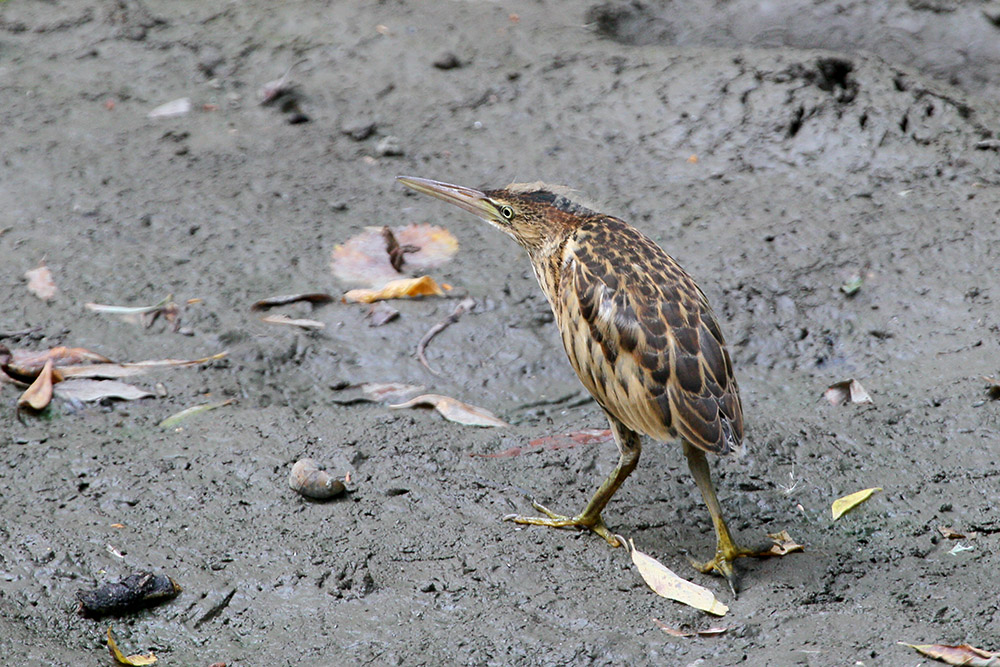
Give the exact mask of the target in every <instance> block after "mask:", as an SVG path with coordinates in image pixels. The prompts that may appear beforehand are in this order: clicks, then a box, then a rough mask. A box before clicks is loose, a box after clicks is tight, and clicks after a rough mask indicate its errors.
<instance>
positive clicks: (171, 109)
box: [147, 97, 191, 118]
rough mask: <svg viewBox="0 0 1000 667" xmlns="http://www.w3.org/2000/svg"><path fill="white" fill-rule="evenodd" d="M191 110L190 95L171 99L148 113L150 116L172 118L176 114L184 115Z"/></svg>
mask: <svg viewBox="0 0 1000 667" xmlns="http://www.w3.org/2000/svg"><path fill="white" fill-rule="evenodd" d="M189 111H191V99H190V98H188V97H182V98H180V99H176V100H171V101H170V102H167V103H165V104H161V105H160V106H158V107H156V108H155V109H153V110H152V111H150V112H149V114H147V115H148V116H149V117H150V118H172V117H174V116H183V115H184V114H186V113H188V112H189Z"/></svg>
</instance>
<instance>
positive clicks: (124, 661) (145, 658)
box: [108, 625, 156, 667]
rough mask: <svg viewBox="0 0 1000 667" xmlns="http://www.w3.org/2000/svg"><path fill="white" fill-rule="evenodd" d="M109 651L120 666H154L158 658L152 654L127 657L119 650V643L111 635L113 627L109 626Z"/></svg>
mask: <svg viewBox="0 0 1000 667" xmlns="http://www.w3.org/2000/svg"><path fill="white" fill-rule="evenodd" d="M108 651H109V652H110V653H111V657H112V658H114V659H115V662H117V663H118V664H119V665H132V666H133V667H141V665H152V664H153V663H155V662H156V656H155V655H153V654H152V653H149V654H147V655H141V654H138V653H137V654H135V655H125V654H124V653H122V652H121V649H119V648H118V642H116V641H115V638H114V636H113V635H112V634H111V626H110V625H109V626H108Z"/></svg>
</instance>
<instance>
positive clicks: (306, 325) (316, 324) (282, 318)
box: [261, 315, 326, 329]
mask: <svg viewBox="0 0 1000 667" xmlns="http://www.w3.org/2000/svg"><path fill="white" fill-rule="evenodd" d="M261 321H262V322H267V323H268V324H282V325H285V326H290V327H299V328H300V329H325V328H326V324H325V323H323V322H320V321H319V320H307V319H304V318H292V317H289V316H288V315H268V316H267V317H263V318H261Z"/></svg>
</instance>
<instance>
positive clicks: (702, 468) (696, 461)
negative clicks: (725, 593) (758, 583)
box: [683, 440, 763, 595]
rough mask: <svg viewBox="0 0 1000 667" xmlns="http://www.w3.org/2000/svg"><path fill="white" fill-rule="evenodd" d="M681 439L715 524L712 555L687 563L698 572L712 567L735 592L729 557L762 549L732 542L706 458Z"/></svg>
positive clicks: (758, 553) (755, 553) (735, 580)
mask: <svg viewBox="0 0 1000 667" xmlns="http://www.w3.org/2000/svg"><path fill="white" fill-rule="evenodd" d="M683 442H684V455H685V456H687V461H688V468H689V469H690V470H691V475H692V476H693V477H694V481H695V483H696V484H697V485H698V489H699V490H701V496H702V498H704V499H705V505H707V506H708V513H709V514H711V515H712V524H713V525H714V526H715V536H716V540H717V541H716V547H715V558H713V559H712V560H710V561H707V562H704V563H700V562H698V561H695V560H692V561H691V564H692V565H694V566H695V567H696V568H697V569H699V570H701V571H702V572H711V571H713V570H714V571H715V572H718V573H719V574H721V575H722V576H724V577H725V578H726V581H728V582H729V588H730V589H731V590H732V591H733V595H737V594H738V593H739V590H740V580H739V576H738V575H737V574H736V570H735V569H734V568H733V561H734V560H736V559H737V558H742V557H744V556H761V555H763V554H762V551H761V550H759V549H757V550H755V549H744V548H742V547H738V546H736V543H735V542H734V541H733V538H732V535H730V534H729V528H728V527H727V526H726V520H725V519H723V518H722V506H721V505H719V499H718V498H717V497H716V495H715V487H714V486H713V485H712V473H711V470H710V469H709V467H708V459H706V458H705V452H703V451H702V450H700V449H698V448H697V447H695V446H694V445H692V444H691V443H689V442H688V441H687V440H684V441H683Z"/></svg>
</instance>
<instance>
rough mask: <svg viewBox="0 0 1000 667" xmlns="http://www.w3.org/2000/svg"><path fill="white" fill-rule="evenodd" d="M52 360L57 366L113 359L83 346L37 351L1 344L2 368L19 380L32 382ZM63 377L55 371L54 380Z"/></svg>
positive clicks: (8, 374)
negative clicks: (9, 347)
mask: <svg viewBox="0 0 1000 667" xmlns="http://www.w3.org/2000/svg"><path fill="white" fill-rule="evenodd" d="M50 360H51V361H52V364H53V366H55V367H56V368H59V367H65V366H66V365H72V364H81V363H91V362H110V361H111V360H110V359H108V358H107V357H105V356H103V355H100V354H97V353H94V352H91V351H90V350H86V349H84V348H82V347H63V346H59V347H53V348H51V349H48V350H42V351H37V352H36V351H32V350H13V351H11V350H9V349H7V348H6V347H4V346H3V345H0V370H2V371H3V372H4V374H6V375H7V376H9V377H11V378H13V379H15V380H17V381H18V382H23V383H25V384H30V383H31V382H32V381H33V380H34V379H35V378H36V377H38V374H39V373H40V372H41V370H42V368H43V367H44V366H45V362H47V361H50ZM61 379H62V373H61V371H60V370H56V371H54V373H53V381H55V382H59V381H60V380H61Z"/></svg>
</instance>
